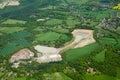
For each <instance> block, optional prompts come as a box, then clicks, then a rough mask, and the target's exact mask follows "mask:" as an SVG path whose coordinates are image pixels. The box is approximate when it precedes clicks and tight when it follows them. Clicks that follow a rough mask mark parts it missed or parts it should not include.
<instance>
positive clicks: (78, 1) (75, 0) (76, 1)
mask: <svg viewBox="0 0 120 80" xmlns="http://www.w3.org/2000/svg"><path fill="white" fill-rule="evenodd" d="M67 1H68V2H69V3H70V4H72V3H74V4H79V5H82V4H85V3H86V2H88V0H67Z"/></svg>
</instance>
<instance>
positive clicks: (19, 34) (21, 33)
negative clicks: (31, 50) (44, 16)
mask: <svg viewBox="0 0 120 80" xmlns="http://www.w3.org/2000/svg"><path fill="white" fill-rule="evenodd" d="M12 36H13V37H14V38H17V39H21V38H26V37H30V36H31V33H30V32H28V31H25V30H24V31H19V32H15V33H13V34H12Z"/></svg>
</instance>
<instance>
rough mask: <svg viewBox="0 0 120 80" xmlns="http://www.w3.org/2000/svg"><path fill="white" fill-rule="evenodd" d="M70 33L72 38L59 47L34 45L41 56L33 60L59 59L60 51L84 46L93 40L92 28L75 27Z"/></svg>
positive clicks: (42, 61) (49, 60)
mask: <svg viewBox="0 0 120 80" xmlns="http://www.w3.org/2000/svg"><path fill="white" fill-rule="evenodd" d="M72 35H73V39H72V40H71V41H70V42H67V43H66V44H65V45H64V46H63V47H60V48H54V47H47V46H42V45H36V46H34V49H35V50H36V51H38V55H40V54H41V56H39V57H37V58H35V60H36V61H37V62H39V63H44V62H54V61H61V60H62V58H61V55H60V53H63V52H65V51H67V50H69V49H73V48H80V47H84V46H86V45H89V44H91V43H94V42H95V39H94V38H93V30H85V29H76V30H74V31H73V32H72Z"/></svg>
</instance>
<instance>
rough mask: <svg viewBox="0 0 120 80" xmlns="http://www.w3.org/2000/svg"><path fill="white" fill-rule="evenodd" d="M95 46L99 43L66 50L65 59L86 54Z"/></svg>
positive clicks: (76, 57)
mask: <svg viewBox="0 0 120 80" xmlns="http://www.w3.org/2000/svg"><path fill="white" fill-rule="evenodd" d="M97 48H99V45H98V44H97V43H93V44H90V45H87V46H85V47H82V48H76V49H71V50H68V51H66V52H65V54H66V60H67V61H74V60H77V59H79V58H81V57H84V56H88V55H90V54H91V53H92V52H93V51H94V50H96V49H97Z"/></svg>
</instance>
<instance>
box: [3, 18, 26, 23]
mask: <svg viewBox="0 0 120 80" xmlns="http://www.w3.org/2000/svg"><path fill="white" fill-rule="evenodd" d="M25 23H26V21H22V20H14V19H8V20H6V21H4V22H3V23H2V24H25Z"/></svg>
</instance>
